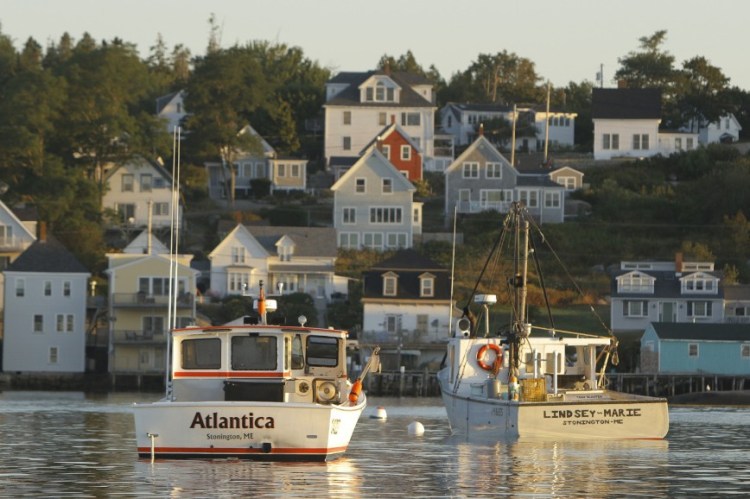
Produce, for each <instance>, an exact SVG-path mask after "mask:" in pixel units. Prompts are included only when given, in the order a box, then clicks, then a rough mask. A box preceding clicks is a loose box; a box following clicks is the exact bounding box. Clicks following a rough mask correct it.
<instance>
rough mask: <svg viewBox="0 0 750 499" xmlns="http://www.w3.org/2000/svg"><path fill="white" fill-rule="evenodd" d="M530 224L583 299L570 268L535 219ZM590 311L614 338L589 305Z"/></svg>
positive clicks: (612, 334) (610, 330) (581, 291)
mask: <svg viewBox="0 0 750 499" xmlns="http://www.w3.org/2000/svg"><path fill="white" fill-rule="evenodd" d="M529 222H530V223H531V225H532V226H533V227H534V229H535V230H536V231H537V232H538V233H539V235H540V236H541V237H542V243H543V244H544V246H546V247H547V249H548V250H549V251H550V253H552V256H554V257H555V260H556V261H557V263H558V264H560V267H562V269H563V271H564V272H565V275H566V276H567V278H568V279H569V280H570V282H571V283H572V284H573V287H574V288H575V289H576V291H577V292H578V295H579V296H581V297H583V296H584V294H583V290H582V289H581V287H580V286H579V285H578V282H577V281H576V280H575V278H574V277H573V276H572V275H571V274H570V271H569V270H568V267H566V266H565V264H564V263H563V261H562V260H561V259H560V256H559V255H558V254H557V252H556V251H555V249H554V248H553V247H552V245H551V244H550V243H549V241H548V240H547V238H546V237H545V236H544V233H543V232H542V229H541V228H540V227H539V225H538V224H537V223H536V221H534V219H532V218H531V217H529ZM589 310H591V313H592V314H593V315H594V317H596V319H597V320H598V321H599V324H601V326H602V327H603V328H604V330H605V331H607V333H609V335H610V336H612V337H614V333H613V332H612V329H610V328H609V326H607V324H606V323H605V322H604V320H603V319H602V318H601V316H600V315H599V314H598V313H597V311H596V310H595V309H594V306H593V305H591V304H589Z"/></svg>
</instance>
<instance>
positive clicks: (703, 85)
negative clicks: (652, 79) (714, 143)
mask: <svg viewBox="0 0 750 499" xmlns="http://www.w3.org/2000/svg"><path fill="white" fill-rule="evenodd" d="M728 85H729V78H727V77H726V76H724V73H722V71H721V69H719V68H718V67H716V66H713V65H712V64H710V63H709V62H708V60H706V58H705V57H693V58H692V59H690V60H687V61H685V62H684V63H683V65H682V71H679V72H678V73H677V77H676V85H675V94H676V98H677V108H678V111H679V113H680V116H679V119H680V122H681V123H691V124H693V129H694V131H698V128H700V127H702V126H705V125H706V124H708V123H711V122H713V121H717V120H718V119H719V117H721V116H722V115H724V114H725V113H726V112H728V111H734V109H732V106H731V104H730V100H729V96H728V95H727V90H728Z"/></svg>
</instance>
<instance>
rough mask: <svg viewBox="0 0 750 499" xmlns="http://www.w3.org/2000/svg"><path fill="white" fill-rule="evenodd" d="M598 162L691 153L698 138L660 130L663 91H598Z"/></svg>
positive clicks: (595, 92) (595, 94)
mask: <svg viewBox="0 0 750 499" xmlns="http://www.w3.org/2000/svg"><path fill="white" fill-rule="evenodd" d="M591 117H592V120H593V122H594V159H596V160H606V159H614V158H647V157H651V156H656V155H657V154H661V155H665V156H668V155H670V154H673V153H676V152H681V151H691V150H693V149H695V148H696V147H698V134H697V133H693V132H685V131H679V130H674V131H668V130H663V131H660V130H659V125H660V124H661V91H660V90H659V89H656V88H594V89H593V93H592V96H591Z"/></svg>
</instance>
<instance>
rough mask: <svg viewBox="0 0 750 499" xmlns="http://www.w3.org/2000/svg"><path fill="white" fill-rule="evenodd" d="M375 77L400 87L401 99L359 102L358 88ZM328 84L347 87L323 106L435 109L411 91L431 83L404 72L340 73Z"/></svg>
mask: <svg viewBox="0 0 750 499" xmlns="http://www.w3.org/2000/svg"><path fill="white" fill-rule="evenodd" d="M375 75H383V76H387V77H389V78H390V79H391V80H393V81H394V82H395V83H396V84H397V85H399V86H400V87H401V99H400V100H399V102H367V103H362V102H360V95H359V86H360V85H361V84H362V83H364V82H365V81H366V80H368V79H369V78H371V77H372V76H375ZM328 83H329V84H346V85H347V87H346V88H345V89H344V90H342V91H341V92H339V93H338V94H337V95H336V96H335V97H333V98H332V99H330V100H328V101H327V102H326V103H325V104H324V105H323V107H325V106H359V105H363V104H365V105H367V106H368V107H370V106H372V107H435V106H434V104H433V103H432V102H430V101H428V100H427V99H425V98H424V97H422V96H421V95H419V94H418V93H417V92H415V91H414V90H413V89H412V86H414V85H431V84H432V83H431V82H430V81H429V80H428V79H426V78H424V77H421V76H419V75H414V74H411V73H404V72H400V71H397V72H392V73H390V74H388V73H386V72H385V71H366V72H364V73H355V72H341V73H338V74H337V75H336V76H334V77H333V78H331V79H330V80H328Z"/></svg>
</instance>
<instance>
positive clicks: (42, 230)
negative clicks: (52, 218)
mask: <svg viewBox="0 0 750 499" xmlns="http://www.w3.org/2000/svg"><path fill="white" fill-rule="evenodd" d="M38 239H39V241H40V242H42V243H46V242H47V222H45V221H41V222H39V237H38Z"/></svg>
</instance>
